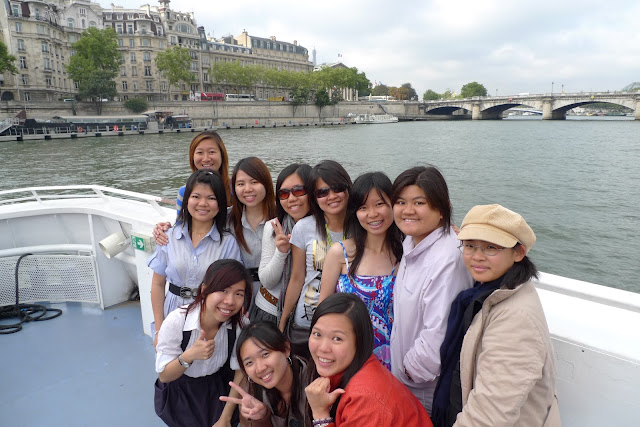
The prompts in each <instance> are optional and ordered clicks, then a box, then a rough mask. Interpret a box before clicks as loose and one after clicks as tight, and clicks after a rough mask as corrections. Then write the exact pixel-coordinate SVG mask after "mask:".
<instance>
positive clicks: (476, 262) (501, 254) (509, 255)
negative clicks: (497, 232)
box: [462, 240, 525, 283]
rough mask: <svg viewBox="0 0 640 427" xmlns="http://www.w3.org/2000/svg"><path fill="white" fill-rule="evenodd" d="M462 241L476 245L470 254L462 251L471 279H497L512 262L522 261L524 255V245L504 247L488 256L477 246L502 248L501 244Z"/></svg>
mask: <svg viewBox="0 0 640 427" xmlns="http://www.w3.org/2000/svg"><path fill="white" fill-rule="evenodd" d="M463 243H465V244H471V245H473V246H476V248H475V249H474V252H473V253H472V254H471V255H466V254H465V253H464V252H463V253H462V259H463V260H464V263H465V265H466V266H467V270H469V273H471V276H472V277H473V280H475V281H477V282H480V283H486V282H491V281H492V280H496V279H499V278H500V277H502V276H504V275H505V273H506V272H507V271H508V270H509V269H510V268H511V267H512V266H513V264H514V263H516V262H520V261H522V259H523V258H524V256H525V253H524V246H522V245H517V246H515V247H513V248H506V249H504V250H502V251H498V253H497V254H496V255H493V256H489V255H485V254H484V253H482V251H481V250H480V249H479V248H478V246H483V247H485V248H486V247H487V246H494V247H496V248H502V246H499V245H496V244H494V243H489V242H485V241H484V240H464V241H463Z"/></svg>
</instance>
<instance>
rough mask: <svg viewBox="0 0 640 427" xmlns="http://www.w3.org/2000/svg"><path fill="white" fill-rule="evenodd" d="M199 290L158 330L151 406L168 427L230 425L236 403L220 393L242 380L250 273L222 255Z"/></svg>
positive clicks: (239, 264)
mask: <svg viewBox="0 0 640 427" xmlns="http://www.w3.org/2000/svg"><path fill="white" fill-rule="evenodd" d="M185 194H186V193H185ZM199 288H200V289H199V292H198V296H197V297H196V299H195V301H193V302H192V303H191V304H189V305H188V306H183V307H182V308H179V309H177V310H174V311H172V312H171V313H169V315H168V316H167V318H166V320H165V321H164V323H163V324H162V327H161V328H160V332H159V333H158V346H157V347H156V371H157V372H158V380H157V381H156V384H155V397H154V403H155V405H154V406H155V410H156V414H157V415H158V416H159V417H160V418H161V419H162V420H163V421H164V422H165V423H166V424H167V425H169V426H202V427H210V426H211V425H212V424H213V423H216V425H229V423H232V418H233V416H232V415H233V412H234V410H235V404H232V403H230V404H227V405H224V404H222V402H220V400H219V397H220V396H226V395H227V394H229V391H230V388H229V381H231V380H232V379H235V381H240V380H241V378H242V376H241V374H240V371H239V370H238V368H239V366H238V361H237V360H236V357H235V352H234V351H233V349H234V346H235V342H236V337H237V336H238V335H239V334H240V321H241V319H242V315H243V313H244V312H246V310H247V309H248V308H249V303H250V302H251V277H250V276H249V274H248V272H247V270H246V269H245V268H244V266H243V265H242V263H241V262H239V261H236V260H232V259H222V260H218V261H216V262H214V263H213V264H211V265H210V266H209V268H208V269H207V272H206V274H205V276H204V279H203V281H202V284H201V285H200V286H199ZM234 371H236V372H235V373H234ZM223 408H224V409H223ZM234 421H235V422H237V421H236V420H234Z"/></svg>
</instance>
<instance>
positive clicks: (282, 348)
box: [236, 321, 307, 427]
mask: <svg viewBox="0 0 640 427" xmlns="http://www.w3.org/2000/svg"><path fill="white" fill-rule="evenodd" d="M247 340H253V341H254V343H255V344H256V345H258V346H260V347H262V348H265V349H268V350H271V351H278V352H280V353H285V354H286V353H287V351H289V354H290V356H289V357H290V359H289V360H290V361H291V365H290V366H291V371H292V373H293V384H292V387H291V398H290V402H289V411H291V413H292V415H293V418H295V419H297V420H299V421H300V422H301V423H302V422H303V421H304V414H303V413H301V412H300V406H301V405H299V403H300V402H301V401H304V402H306V399H307V396H306V394H305V392H304V388H305V384H304V383H303V381H304V380H305V378H302V377H303V374H302V371H303V368H304V366H303V364H302V363H303V362H301V361H300V359H298V358H297V357H295V355H294V354H293V352H291V344H290V343H289V340H287V338H286V337H285V336H284V334H283V333H282V332H280V330H279V329H278V328H277V327H276V325H275V324H273V323H271V322H264V321H259V322H254V323H251V324H250V325H249V326H247V327H246V328H244V329H243V330H242V332H241V333H240V336H239V337H238V340H237V341H236V358H237V359H238V364H239V365H240V369H241V370H242V372H243V373H244V375H245V376H246V377H247V378H249V376H248V375H247V371H246V370H245V367H244V363H242V356H241V354H240V352H241V350H242V344H244V343H245V341H247ZM249 393H251V395H252V396H253V397H255V398H256V399H258V400H259V401H262V397H263V393H265V394H266V396H267V398H268V399H269V404H270V405H271V409H272V410H273V411H275V412H276V415H280V414H281V413H282V412H284V408H286V407H287V403H286V402H285V401H284V399H283V398H282V395H281V394H280V392H279V391H278V389H277V388H275V387H273V388H271V389H267V388H264V387H262V386H261V385H260V384H257V383H255V382H249ZM302 406H303V407H304V406H305V405H302ZM284 418H285V419H286V418H287V417H286V416H285V417H284ZM303 425H304V424H302V425H301V426H300V427H302V426H303Z"/></svg>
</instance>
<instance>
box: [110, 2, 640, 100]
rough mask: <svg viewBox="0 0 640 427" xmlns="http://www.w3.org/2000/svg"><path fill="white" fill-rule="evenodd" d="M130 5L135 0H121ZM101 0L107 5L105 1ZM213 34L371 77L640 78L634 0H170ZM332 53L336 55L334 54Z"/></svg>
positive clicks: (492, 89) (390, 80)
mask: <svg viewBox="0 0 640 427" xmlns="http://www.w3.org/2000/svg"><path fill="white" fill-rule="evenodd" d="M115 4H116V5H119V6H124V7H132V8H137V7H138V6H139V5H140V4H143V3H141V1H139V0H138V1H136V0H120V1H119V2H116V3H115ZM101 5H102V6H103V7H109V4H108V3H106V2H105V1H102V2H101ZM151 5H152V6H153V5H157V3H151ZM170 6H171V8H172V9H173V10H176V11H182V12H191V11H193V12H195V17H196V21H197V24H198V25H199V26H200V25H201V26H204V27H205V29H206V31H207V33H211V34H212V35H213V36H214V37H216V38H218V37H222V36H225V35H229V34H232V35H234V36H237V35H239V34H240V33H241V32H242V31H243V30H244V29H246V30H247V32H248V33H249V34H250V35H255V36H260V37H270V36H275V37H276V38H277V39H278V40H283V41H287V42H292V41H293V40H297V41H298V44H300V45H302V46H304V47H306V48H308V49H309V59H310V60H312V57H311V52H312V50H313V49H314V47H315V49H316V51H317V62H318V63H323V62H336V61H341V62H343V63H344V64H345V65H347V66H348V67H357V68H358V70H359V71H364V72H365V73H366V75H367V77H368V78H369V80H371V82H372V83H373V82H378V83H380V82H382V83H384V84H386V85H389V86H399V85H401V84H403V83H407V82H409V83H411V84H412V85H413V87H414V88H415V89H416V90H417V92H418V94H420V95H422V93H424V91H425V90H427V89H433V90H435V91H436V92H444V91H445V90H446V89H451V90H452V91H454V92H459V91H460V88H461V87H462V85H464V84H465V83H469V82H472V81H477V82H478V83H481V84H483V85H484V86H485V87H486V88H487V90H488V91H489V93H490V94H491V95H495V93H496V90H497V91H498V92H497V93H498V95H507V94H517V93H522V92H529V93H543V92H550V91H551V86H552V82H554V85H553V88H554V92H559V91H560V90H562V88H563V87H564V90H565V91H566V92H580V91H590V90H594V91H606V90H611V91H613V90H620V89H621V88H622V87H623V86H626V85H627V84H629V83H632V82H634V81H640V24H639V23H638V22H639V21H638V20H639V19H640V2H639V1H637V0H620V1H618V0H614V1H602V0H598V1H592V0H581V1H574V0H536V1H521V0H511V1H504V0H502V1H494V0H480V1H479V0H474V1H467V0H465V1H455V0H436V1H434V0H401V1H388V0H386V1H382V0H368V1H360V0H351V1H349V0H339V1H338V0H323V1H305V0H302V1H301V0H272V1H266V0H250V1H249V0H232V1H215V0H213V1H212V0H207V1H205V0H173V1H171V4H170ZM338 55H342V57H339V56H338Z"/></svg>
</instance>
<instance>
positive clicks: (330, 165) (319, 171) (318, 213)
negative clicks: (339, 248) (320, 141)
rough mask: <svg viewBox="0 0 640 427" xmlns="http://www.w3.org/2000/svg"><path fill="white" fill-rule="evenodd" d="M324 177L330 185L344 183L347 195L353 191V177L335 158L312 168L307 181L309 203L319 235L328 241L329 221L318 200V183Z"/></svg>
mask: <svg viewBox="0 0 640 427" xmlns="http://www.w3.org/2000/svg"><path fill="white" fill-rule="evenodd" d="M320 178H322V180H323V181H324V182H326V183H327V184H328V185H329V186H336V185H344V186H346V187H347V195H348V194H349V192H350V191H351V185H352V182H351V177H350V176H349V173H348V172H347V171H346V170H345V169H344V168H343V167H342V165H341V164H340V163H338V162H336V161H335V160H323V161H321V162H320V163H318V164H317V165H315V166H314V167H313V169H311V174H310V176H309V182H308V183H307V182H305V187H306V188H307V192H309V194H311V197H310V198H309V205H310V206H311V214H312V215H313V217H314V218H315V220H316V230H317V232H318V235H320V236H322V239H323V240H324V242H325V243H326V242H327V232H326V230H325V225H326V224H327V221H326V220H325V218H324V212H323V211H322V209H320V206H319V205H318V200H316V183H317V182H318V179H320Z"/></svg>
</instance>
